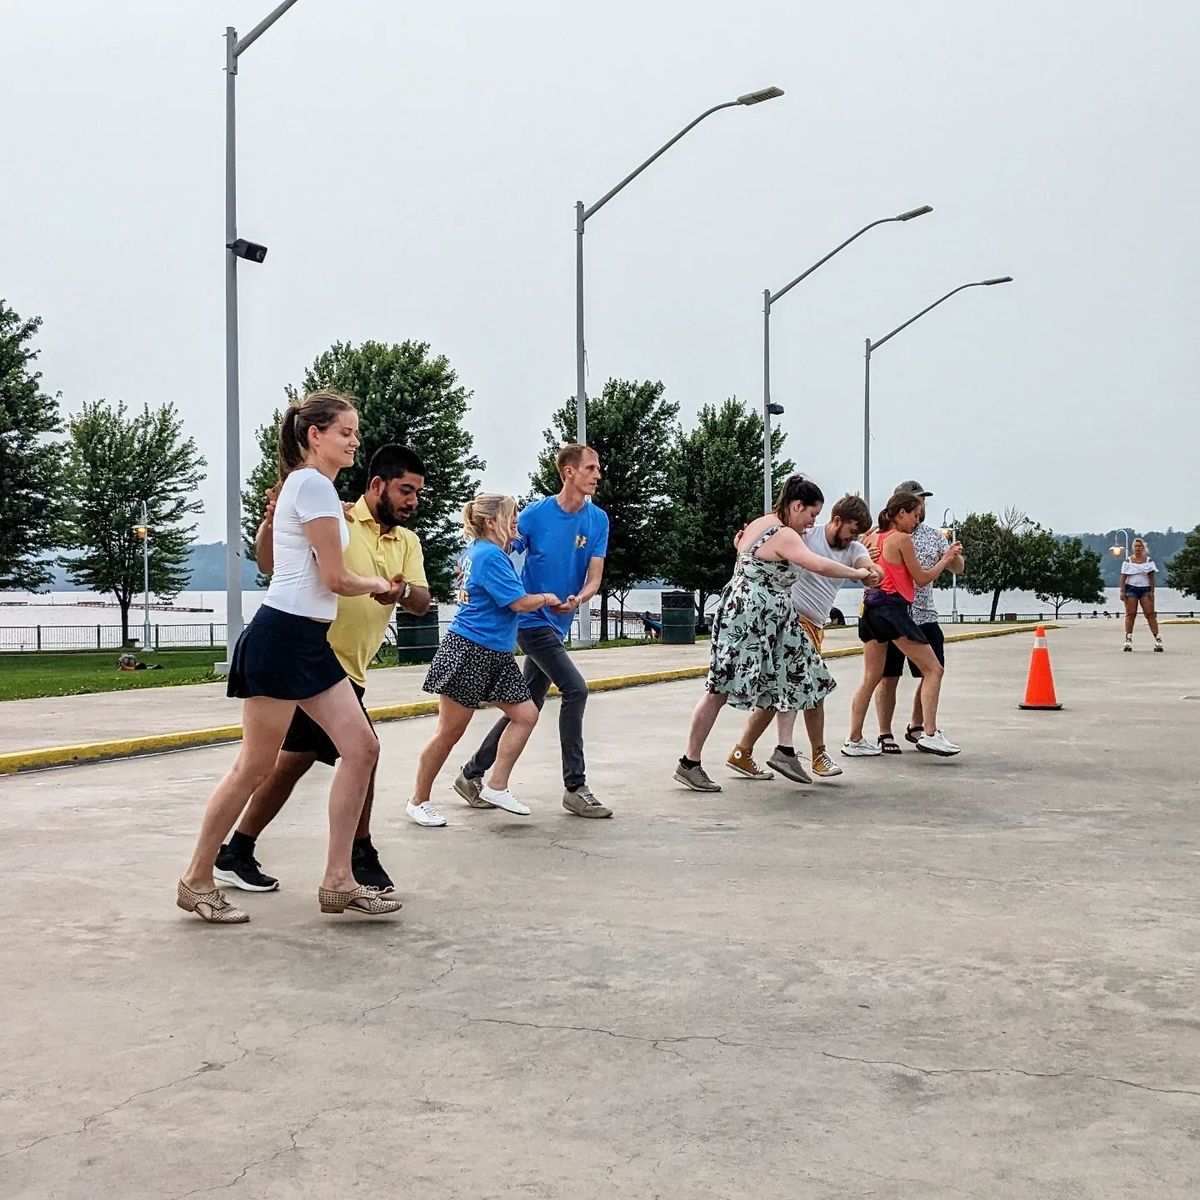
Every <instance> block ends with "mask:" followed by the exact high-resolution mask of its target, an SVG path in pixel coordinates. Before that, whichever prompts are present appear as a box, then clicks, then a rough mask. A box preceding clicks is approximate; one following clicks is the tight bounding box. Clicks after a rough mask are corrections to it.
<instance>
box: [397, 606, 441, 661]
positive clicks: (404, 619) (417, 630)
mask: <svg viewBox="0 0 1200 1200" xmlns="http://www.w3.org/2000/svg"><path fill="white" fill-rule="evenodd" d="M440 633H441V631H440V628H439V626H438V606H437V605H436V604H431V605H430V606H429V611H428V612H427V613H426V614H425V615H424V616H423V617H414V616H413V615H412V613H406V612H400V611H397V613H396V662H397V663H398V664H399V665H400V666H404V665H405V664H411V663H427V662H433V656H434V655H435V654H436V653H437V648H438V642H439V641H440Z"/></svg>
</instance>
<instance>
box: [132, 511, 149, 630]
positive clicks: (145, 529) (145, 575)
mask: <svg viewBox="0 0 1200 1200" xmlns="http://www.w3.org/2000/svg"><path fill="white" fill-rule="evenodd" d="M133 532H134V533H135V534H137V536H138V537H139V538H141V541H142V588H143V590H142V652H143V653H145V654H148V653H150V651H151V650H152V649H153V647H152V646H151V645H150V515H149V513H148V512H147V511H146V502H145V500H143V501H142V520H141V523H140V524H138V525H135V526H134V527H133Z"/></svg>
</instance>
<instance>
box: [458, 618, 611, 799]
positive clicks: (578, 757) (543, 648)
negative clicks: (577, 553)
mask: <svg viewBox="0 0 1200 1200" xmlns="http://www.w3.org/2000/svg"><path fill="white" fill-rule="evenodd" d="M517 645H518V646H520V647H521V649H522V650H523V651H524V652H525V667H524V670H523V674H524V676H525V682H526V683H527V684H529V690H530V692H531V693H532V695H533V702H534V704H536V705H537V706H538V710H539V711H540V710H541V708H542V705H543V704H545V703H546V693H547V692H548V691H549V690H550V685H551V684H554V686H555V687H557V688H558V690H559V691H560V692H561V693H562V705H561V706H560V708H559V712H558V740H559V743H560V745H561V747H562V768H563V785H564V786H565V787H567V788H569V789H571V790H572V791H574V789H575V788H577V787H581V786H582V785H583V784H584V782H585V781H586V779H587V767H586V765H585V763H584V761H583V710H584V708H585V707H586V706H587V698H588V687H587V682H586V681H585V680H584V678H583V676H582V675H580V673H579V670H578V669H577V668H576V666H575V664H574V663H573V662H572V661H571V656H570V655H569V654H568V653H567V650H566V647H565V646H564V645H563V644H562V640H561V639H560V638H559V636H558V632H557V630H554V629H551V628H550V627H549V626H543V627H541V628H538V629H520V630H518V631H517ZM507 724H508V718H507V717H501V718H500V720H499V721H497V722H496V724H495V725H493V726H492V729H491V732H490V733H489V734H488V735H487V737H486V738H484V740H483V745H482V746H480V747H479V749H478V750H476V751H475V754H474V756H473V757H472V758H471V761H470V762H469V763H467V765H466V766H465V767H463V774H464V775H465V776H466V777H467V778H468V779H482V778H483V776H484V775H485V774H486V773H487V770H488V768H489V767H490V766H491V765H492V764H493V763H494V762H495V761H496V747H497V745H499V742H500V735H501V734H502V733H503V732H504V728H505V726H506V725H507Z"/></svg>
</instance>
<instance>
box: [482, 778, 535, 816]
mask: <svg viewBox="0 0 1200 1200" xmlns="http://www.w3.org/2000/svg"><path fill="white" fill-rule="evenodd" d="M479 798H480V799H481V800H486V801H487V802H488V803H489V804H490V805H492V806H493V807H494V808H502V809H504V811H505V812H510V813H512V814H513V816H515V817H527V816H529V808H528V806H527V805H524V804H522V803H521V802H520V800H518V799H517V798H516V796H514V795H513V794H512V792H510V791H509V790H508V788H505V789H504V790H503V791H502V792H498V791H496V790H495V789H494V788H490V787H488V785H487V784H486V783H485V784H484V785H483V791H482V792H480V793H479Z"/></svg>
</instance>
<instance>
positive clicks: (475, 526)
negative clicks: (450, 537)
mask: <svg viewBox="0 0 1200 1200" xmlns="http://www.w3.org/2000/svg"><path fill="white" fill-rule="evenodd" d="M516 515H517V502H516V501H515V500H514V499H513V498H512V497H511V496H504V495H501V494H500V493H499V492H481V493H480V494H479V495H478V496H476V497H475V499H474V500H468V501H467V503H466V506H465V507H464V508H463V511H462V522H463V537H465V538H466V539H467V541H468V542H478V541H482V540H483V539H485V538H486V537H487V535H488V527H487V523H488V521H495V522H496V523H497V524H498V525H499V524H501V523H505V524H507V525H508V526H509V527H510V528H511V526H512V522H513V517H515V516H516Z"/></svg>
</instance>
